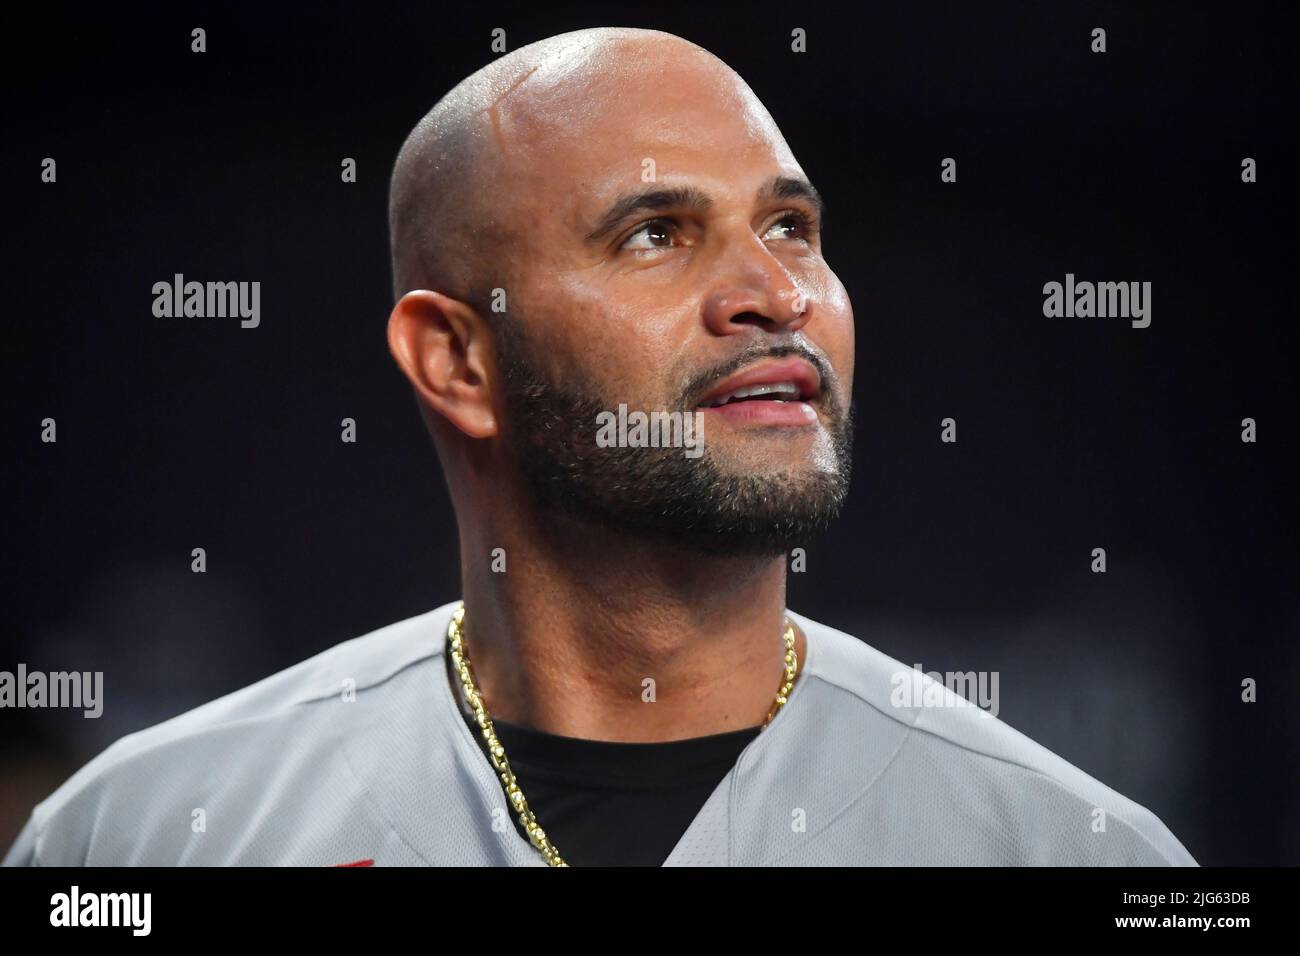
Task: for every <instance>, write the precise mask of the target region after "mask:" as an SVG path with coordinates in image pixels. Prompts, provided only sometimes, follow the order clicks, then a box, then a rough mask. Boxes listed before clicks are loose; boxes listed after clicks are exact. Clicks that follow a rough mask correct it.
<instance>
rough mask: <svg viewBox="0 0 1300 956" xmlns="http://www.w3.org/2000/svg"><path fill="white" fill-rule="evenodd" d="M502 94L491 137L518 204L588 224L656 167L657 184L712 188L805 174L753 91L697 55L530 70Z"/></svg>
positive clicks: (739, 187) (748, 189) (740, 187)
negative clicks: (551, 72)
mask: <svg viewBox="0 0 1300 956" xmlns="http://www.w3.org/2000/svg"><path fill="white" fill-rule="evenodd" d="M503 100H505V101H508V105H507V104H506V103H498V111H497V114H496V115H495V116H492V117H491V119H492V121H493V123H494V126H493V130H492V132H493V135H494V136H495V137H496V138H497V146H498V155H499V156H500V157H501V158H502V159H503V160H504V161H505V164H506V167H507V168H506V169H503V170H502V172H503V173H504V174H505V175H504V176H503V177H502V178H501V179H500V180H499V182H502V183H503V184H507V189H509V191H511V192H512V193H514V195H513V196H512V202H513V204H514V205H515V206H516V208H519V207H527V208H531V209H533V210H547V211H550V212H552V213H554V212H557V211H563V212H564V213H566V214H567V215H565V216H564V217H563V218H564V219H565V220H569V219H577V220H580V221H586V220H589V219H590V218H591V217H592V216H594V215H596V214H598V212H599V211H600V210H601V209H602V208H603V206H604V205H605V204H607V203H608V202H609V201H610V200H611V199H612V198H614V197H615V196H616V195H618V194H619V193H621V192H623V191H625V190H627V189H628V188H631V187H635V186H643V185H644V184H645V183H646V182H647V181H649V179H648V175H649V171H650V170H651V169H652V170H653V174H654V181H658V182H664V183H672V184H680V183H685V182H693V183H694V184H696V185H698V186H700V187H701V188H703V189H704V190H706V191H707V192H710V193H716V192H718V191H720V190H729V189H735V190H743V191H745V192H747V193H750V194H752V192H753V190H754V188H756V186H757V184H758V183H759V182H761V181H763V180H766V179H767V178H768V177H770V176H771V175H773V174H774V173H778V172H781V173H785V174H787V175H798V174H800V169H799V165H798V163H797V162H796V160H795V158H794V155H793V154H792V152H791V151H790V148H789V146H788V145H787V144H786V142H785V139H784V138H783V137H782V135H781V132H780V130H779V129H778V128H777V126H776V123H775V122H774V121H773V120H772V118H771V116H770V115H769V114H768V112H767V110H766V109H765V108H764V107H763V105H762V104H761V103H760V102H759V101H758V99H757V97H755V96H754V94H753V93H752V92H751V91H750V90H749V88H748V87H747V86H745V84H744V83H743V82H742V81H741V80H740V78H739V77H737V76H736V75H735V74H734V73H733V72H731V71H730V70H729V69H727V68H726V67H725V65H723V64H721V63H720V62H718V61H716V60H713V59H712V58H711V57H708V56H707V55H706V54H702V51H692V52H689V53H686V54H684V55H678V56H671V57H667V58H660V59H659V60H655V59H653V58H644V57H643V58H636V57H623V58H622V59H616V60H614V61H612V62H609V61H601V60H596V61H594V62H592V63H589V64H586V65H585V67H584V68H581V69H571V70H569V71H567V72H566V74H565V75H563V76H561V77H556V78H551V77H545V78H543V77H538V76H537V75H536V74H534V75H532V76H530V77H528V78H526V80H525V81H524V82H523V83H521V84H520V85H519V87H518V88H516V90H515V91H513V93H512V94H509V95H507V97H504V98H503ZM651 164H653V165H651Z"/></svg>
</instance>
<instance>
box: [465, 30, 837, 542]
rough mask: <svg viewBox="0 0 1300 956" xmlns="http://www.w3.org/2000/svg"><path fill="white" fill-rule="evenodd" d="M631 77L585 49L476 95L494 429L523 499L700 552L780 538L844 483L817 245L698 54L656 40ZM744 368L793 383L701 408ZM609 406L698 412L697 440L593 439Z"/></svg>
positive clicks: (770, 147)
mask: <svg viewBox="0 0 1300 956" xmlns="http://www.w3.org/2000/svg"><path fill="white" fill-rule="evenodd" d="M648 55H650V56H655V55H656V54H655V53H653V52H651V53H649V54H648ZM645 76H646V73H645V67H644V66H641V67H638V68H636V69H635V73H633V72H630V71H629V68H625V67H621V66H620V65H619V64H618V63H611V62H605V61H600V62H595V63H593V64H591V76H590V79H589V80H587V81H584V80H582V79H581V78H574V77H573V76H568V77H566V78H565V79H564V80H563V81H562V82H559V83H547V82H543V81H537V80H534V81H531V82H530V81H528V80H526V81H525V82H524V83H523V84H521V85H520V87H519V89H518V90H516V91H515V92H514V93H511V94H508V95H507V96H506V97H505V98H503V100H502V101H500V102H499V103H498V105H497V107H496V108H495V109H494V110H493V111H491V112H492V115H491V117H490V118H491V120H492V122H493V124H494V125H493V131H492V133H491V135H493V136H495V137H497V151H498V157H497V161H498V162H499V163H500V168H499V169H497V170H496V171H495V175H493V176H492V178H491V181H492V182H493V183H494V187H493V188H494V195H493V196H492V197H491V200H490V201H491V202H492V204H493V206H494V208H495V209H496V210H497V212H496V214H497V215H499V216H504V217H508V218H507V221H506V223H505V225H506V227H507V230H508V232H509V233H510V235H511V236H512V241H511V242H509V243H508V244H507V247H506V248H503V249H502V250H501V255H502V260H501V261H499V262H496V263H494V266H495V267H496V268H498V269H500V270H502V271H503V272H504V274H505V276H506V279H507V282H506V285H505V290H506V294H507V312H506V315H505V316H503V317H494V318H497V319H498V321H499V322H500V328H501V335H500V336H499V342H500V346H501V353H502V354H501V359H502V366H503V370H504V373H505V394H504V395H503V397H502V407H501V409H500V414H501V420H502V422H503V436H504V437H505V440H506V441H507V442H508V443H509V445H510V446H511V448H512V449H513V450H514V451H515V452H516V453H517V455H518V459H519V462H520V466H521V468H522V470H523V472H524V474H525V477H526V478H528V479H529V484H530V487H531V488H532V490H533V493H534V495H535V497H537V498H538V501H539V504H541V505H542V506H544V507H552V508H560V509H563V510H567V511H569V512H571V513H573V514H575V515H581V516H584V517H586V518H588V519H590V520H595V521H600V522H602V523H605V524H608V525H613V526H616V527H621V528H623V529H626V530H630V531H635V532H641V533H647V534H658V535H662V536H666V537H667V538H670V539H672V540H677V541H679V542H681V543H683V544H686V545H689V546H693V547H698V548H701V549H703V550H707V551H710V552H713V553H772V554H775V553H779V552H781V551H783V550H786V549H787V548H788V547H791V546H793V545H795V544H798V543H800V542H801V541H803V540H804V536H805V535H807V534H810V533H813V532H815V531H817V530H819V529H820V528H821V527H822V526H823V525H824V524H825V523H826V522H827V521H829V520H830V518H831V517H833V515H834V513H835V512H836V511H837V510H838V507H839V505H840V503H841V501H842V499H843V497H844V494H845V491H846V489H847V481H848V471H849V458H850V439H851V421H850V417H851V411H850V409H851V395H850V391H851V386H852V378H853V313H852V309H851V306H850V304H849V300H848V296H847V294H846V293H845V290H844V287H843V286H842V285H841V283H840V282H839V280H838V279H837V278H836V276H835V274H834V273H833V272H832V271H831V269H830V267H829V266H828V265H827V263H826V262H825V260H824V259H823V258H822V255H821V240H820V235H819V232H818V225H817V220H818V212H819V211H818V208H817V202H816V199H815V196H814V195H810V194H809V193H810V192H811V191H810V190H808V189H807V188H806V187H805V186H804V185H803V184H806V182H807V180H806V178H805V176H804V174H803V171H802V170H801V169H800V167H799V165H798V163H797V162H796V161H795V159H794V157H793V155H792V154H791V153H790V151H789V149H788V147H787V146H786V145H785V142H784V140H783V139H782V138H781V136H780V133H779V132H778V131H777V130H776V128H775V126H774V125H773V124H772V122H771V120H770V118H769V117H768V116H767V114H766V112H765V111H764V110H763V109H762V108H761V106H759V105H758V104H757V103H756V102H755V101H754V100H753V98H752V96H751V95H750V94H748V93H747V91H745V90H744V88H743V87H742V86H740V85H739V84H738V83H737V81H736V80H735V78H734V76H733V75H732V74H730V73H729V72H728V71H726V70H725V69H724V68H721V67H720V66H719V65H718V64H717V63H716V62H715V61H711V60H709V59H707V58H705V57H703V56H700V55H694V54H692V55H687V56H683V54H682V52H681V51H676V52H673V53H671V54H670V55H669V56H668V59H666V60H665V62H664V63H663V64H662V68H661V69H660V70H659V71H658V72H657V74H656V75H655V78H654V79H653V81H649V80H647V79H645ZM647 180H649V181H647ZM496 184H499V185H496ZM648 193H659V194H660V195H658V196H655V197H653V200H652V202H651V203H650V204H649V205H647V203H646V202H644V201H643V202H642V204H641V205H642V207H643V208H626V214H625V215H622V216H620V217H611V216H610V213H611V210H613V209H615V208H616V207H617V206H618V204H619V201H620V200H626V199H627V198H628V197H636V196H643V195H644V194H648ZM624 205H625V207H626V206H628V204H627V203H625V204H624ZM497 274H501V273H500V272H498V273H497ZM751 373H757V374H756V375H752V374H751ZM754 377H756V378H757V379H758V380H760V381H759V384H764V385H767V386H772V387H776V386H778V385H779V383H780V382H791V383H793V385H794V387H795V388H797V389H798V390H799V394H798V395H789V394H780V393H777V394H778V395H779V398H782V399H786V401H784V402H781V401H779V400H777V395H773V397H770V398H765V397H763V396H761V395H760V396H755V397H752V398H749V399H747V400H744V401H733V402H728V403H727V404H726V405H724V406H721V407H718V406H715V405H714V403H715V402H716V401H717V400H718V399H720V398H722V397H723V396H722V395H720V394H718V393H719V391H721V392H724V393H725V392H729V391H732V390H734V386H736V385H737V384H740V385H752V384H754V382H753V381H751V379H752V378H754ZM769 379H773V380H775V381H768V380H769ZM795 399H802V401H796V400H795ZM620 404H624V405H626V406H627V408H628V409H629V410H630V411H634V410H642V411H645V412H651V411H681V412H687V413H690V412H694V411H697V410H699V411H702V413H703V427H704V432H703V448H704V452H703V455H702V456H700V457H697V458H691V457H687V456H686V455H684V454H683V450H682V449H680V448H668V449H662V448H602V447H598V446H597V443H596V434H597V429H598V425H597V420H596V415H597V414H598V413H599V412H601V411H612V412H616V411H617V410H618V407H619V405H620Z"/></svg>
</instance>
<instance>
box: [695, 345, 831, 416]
mask: <svg viewBox="0 0 1300 956" xmlns="http://www.w3.org/2000/svg"><path fill="white" fill-rule="evenodd" d="M789 356H796V357H798V358H801V359H804V360H805V361H806V362H808V364H809V365H811V366H812V367H813V368H815V369H816V370H817V374H818V375H820V376H821V380H822V398H823V399H825V400H827V401H834V397H835V395H836V394H837V393H836V389H835V388H834V387H833V386H835V385H836V384H837V382H838V380H837V379H836V377H835V372H834V370H833V369H832V368H831V367H830V363H829V362H827V361H826V358H825V357H824V356H823V355H822V354H821V353H820V352H817V351H816V350H815V349H813V348H812V346H810V345H808V344H807V343H806V342H801V341H798V340H792V341H789V342H783V343H781V344H779V345H771V344H766V343H762V342H756V343H754V344H753V345H751V346H750V347H748V348H746V349H745V350H744V351H742V352H740V353H739V354H737V355H734V356H732V357H731V358H729V359H727V361H725V362H722V363H719V364H718V365H715V366H713V367H712V368H710V369H707V370H705V371H703V372H700V373H698V374H697V375H694V376H692V377H691V379H690V381H688V382H687V383H686V386H685V387H684V388H683V389H682V391H681V395H680V397H679V404H680V406H681V407H682V408H694V407H695V406H696V405H697V404H698V403H699V400H700V398H702V397H703V396H704V394H705V392H707V391H708V389H709V388H710V386H712V385H713V384H714V383H715V382H717V381H718V380H719V379H721V378H725V377H726V376H728V375H731V374H732V373H733V372H738V371H740V369H742V368H744V367H745V366H746V365H751V364H753V363H754V362H757V361H759V360H760V359H765V358H773V359H779V358H787V357H789Z"/></svg>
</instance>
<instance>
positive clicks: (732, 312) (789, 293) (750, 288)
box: [704, 233, 813, 335]
mask: <svg viewBox="0 0 1300 956" xmlns="http://www.w3.org/2000/svg"><path fill="white" fill-rule="evenodd" d="M812 312H813V304H812V300H811V299H810V298H809V296H808V294H807V292H805V291H804V290H803V289H801V288H800V286H799V283H798V282H797V281H796V280H795V278H794V277H793V276H792V275H790V272H789V270H788V269H786V268H785V266H783V265H782V264H781V262H780V260H778V259H777V258H776V256H774V255H773V254H772V250H770V249H769V248H768V247H767V245H766V243H764V242H763V240H762V239H761V238H759V237H758V236H756V235H753V234H752V233H751V234H750V236H749V237H747V239H746V240H742V242H741V244H740V245H739V246H737V247H733V248H732V249H731V250H729V252H728V253H727V254H726V255H725V257H724V258H723V259H722V260H721V261H720V262H719V263H718V271H717V273H716V275H715V276H714V278H713V287H712V288H711V289H710V290H709V293H708V294H707V295H706V296H705V298H704V324H705V325H706V326H707V327H708V329H709V331H711V332H712V333H713V334H714V335H734V334H736V333H737V332H744V331H745V330H746V329H748V328H750V327H752V326H758V327H759V328H761V329H763V330H764V331H769V332H797V331H798V330H799V329H802V328H803V327H804V326H805V325H807V324H808V323H809V322H810V321H811V319H812Z"/></svg>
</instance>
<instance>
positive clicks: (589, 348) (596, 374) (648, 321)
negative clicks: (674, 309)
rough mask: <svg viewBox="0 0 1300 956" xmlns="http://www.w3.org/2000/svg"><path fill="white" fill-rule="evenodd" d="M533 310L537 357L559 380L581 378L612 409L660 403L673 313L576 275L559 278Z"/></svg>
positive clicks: (538, 295) (534, 300)
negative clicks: (607, 402) (608, 403)
mask: <svg viewBox="0 0 1300 956" xmlns="http://www.w3.org/2000/svg"><path fill="white" fill-rule="evenodd" d="M528 303H529V305H528V306H527V307H526V308H525V309H524V312H525V314H526V316H527V318H526V319H525V321H526V322H527V323H528V327H529V332H530V339H531V340H532V341H534V342H536V343H537V349H536V352H537V357H538V359H539V361H541V362H543V363H544V364H545V367H546V368H547V369H548V370H549V371H550V372H551V373H552V375H553V376H555V377H557V378H558V380H560V381H565V380H573V379H575V378H576V379H578V380H579V381H580V382H581V386H582V388H583V390H584V391H587V392H588V393H595V394H598V395H600V396H603V397H605V398H606V399H607V400H608V401H610V402H611V403H612V404H613V405H617V404H618V403H619V402H626V403H627V404H628V405H629V407H638V408H639V407H642V406H644V405H646V403H647V402H652V401H654V400H658V399H660V397H661V392H662V391H663V388H664V383H663V381H662V370H663V369H664V368H665V367H667V366H668V364H669V363H670V362H671V357H672V354H673V349H672V344H673V342H674V335H675V334H676V333H674V331H673V325H672V321H673V320H672V318H671V317H670V315H669V312H670V310H668V309H663V308H658V307H656V303H655V301H652V300H651V301H643V299H642V298H640V297H634V296H630V295H622V294H615V293H613V292H611V290H609V289H608V288H596V287H594V286H592V285H590V284H589V283H587V282H584V281H581V280H580V279H579V278H577V277H574V276H568V277H564V276H560V277H553V279H552V281H550V282H549V283H548V284H547V288H545V289H541V290H537V291H536V292H534V293H533V294H532V295H530V296H528ZM575 384H578V383H577V382H575Z"/></svg>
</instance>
